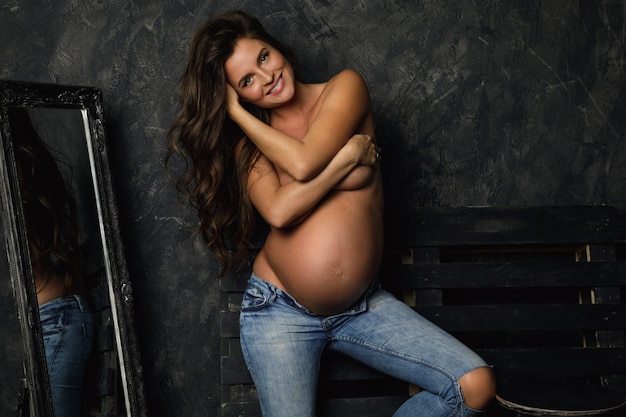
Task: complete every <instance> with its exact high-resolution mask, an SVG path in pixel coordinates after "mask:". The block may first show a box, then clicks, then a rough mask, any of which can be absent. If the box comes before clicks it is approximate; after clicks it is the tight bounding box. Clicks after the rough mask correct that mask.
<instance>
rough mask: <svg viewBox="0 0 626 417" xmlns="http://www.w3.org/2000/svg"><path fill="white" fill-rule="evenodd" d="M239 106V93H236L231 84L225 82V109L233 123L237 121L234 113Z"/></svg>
mask: <svg viewBox="0 0 626 417" xmlns="http://www.w3.org/2000/svg"><path fill="white" fill-rule="evenodd" d="M241 108H242V106H241V103H240V102H239V94H237V91H236V90H235V89H234V88H233V86H232V85H230V84H228V83H226V111H227V112H228V115H229V116H230V118H231V119H233V121H234V122H235V123H237V120H236V119H235V114H236V112H237V110H239V109H241Z"/></svg>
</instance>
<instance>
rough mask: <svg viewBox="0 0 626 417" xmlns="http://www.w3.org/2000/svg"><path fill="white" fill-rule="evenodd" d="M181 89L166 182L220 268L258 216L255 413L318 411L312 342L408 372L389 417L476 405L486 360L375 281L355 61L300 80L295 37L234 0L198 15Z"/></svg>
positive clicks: (370, 156) (374, 218) (247, 352)
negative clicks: (408, 391)
mask: <svg viewBox="0 0 626 417" xmlns="http://www.w3.org/2000/svg"><path fill="white" fill-rule="evenodd" d="M180 93H181V102H182V109H181V112H180V113H179V114H178V116H177V118H176V120H175V122H174V124H173V126H172V129H171V131H170V135H169V140H170V147H169V150H168V154H167V156H166V161H169V160H170V158H171V157H172V156H173V155H174V154H179V155H181V156H182V157H183V158H185V160H186V161H187V162H188V163H187V169H186V171H185V172H184V173H183V176H182V177H181V178H180V179H179V180H178V187H179V190H181V191H182V192H183V193H184V195H185V196H186V197H187V198H188V199H189V200H190V201H191V203H192V204H194V206H195V207H196V209H197V210H198V214H199V216H200V226H199V232H200V233H201V235H202V236H203V237H204V238H205V240H206V242H207V244H208V246H209V248H210V249H212V250H213V251H214V253H215V254H216V256H217V258H218V260H220V261H221V263H222V264H223V266H224V268H225V269H224V272H227V271H228V270H229V269H230V268H231V267H232V266H233V265H236V264H240V263H241V262H242V260H245V259H246V258H245V254H246V247H247V245H248V242H249V239H250V236H251V234H252V231H253V222H252V219H254V216H255V211H256V212H258V213H259V214H260V215H261V217H262V218H263V219H264V220H265V221H266V222H267V223H268V224H269V225H270V232H269V234H268V236H267V238H266V240H265V243H264V245H263V247H262V249H261V250H260V252H259V253H258V255H257V256H256V258H255V259H254V263H253V268H252V270H253V272H252V276H251V277H250V280H249V283H248V288H247V290H246V293H245V295H244V299H243V303H242V312H241V317H240V324H241V343H242V349H243V353H244V357H245V360H246V363H247V365H248V369H249V371H250V373H251V375H252V377H253V379H254V383H255V385H256V388H257V391H258V395H259V400H260V404H261V409H262V412H263V415H264V416H266V417H283V416H284V417H295V416H302V417H313V416H315V402H316V386H317V379H318V370H319V362H320V356H321V353H322V351H323V350H324V349H333V350H337V351H340V352H343V353H344V354H346V355H348V356H351V357H353V358H355V359H357V360H360V361H362V362H364V363H366V364H368V365H369V366H371V367H374V368H376V369H378V370H380V371H382V372H385V373H388V374H390V375H393V376H395V377H397V378H399V379H402V380H405V381H408V382H411V383H413V384H415V385H418V386H420V387H421V388H422V389H423V390H422V391H421V392H420V393H419V394H417V395H415V396H413V397H412V398H410V399H409V400H408V401H407V402H406V403H405V404H403V405H402V406H401V407H400V408H399V409H398V410H397V411H396V413H395V414H394V416H396V417H400V416H417V415H419V416H442V417H443V416H474V415H480V414H481V412H480V410H482V409H484V408H485V407H486V406H487V404H488V403H489V402H490V401H491V399H492V398H493V396H494V395H495V394H494V392H495V383H494V377H493V374H492V372H491V369H490V368H489V367H488V366H487V364H486V363H485V362H484V361H483V360H482V359H481V358H480V357H478V356H477V355H476V354H475V353H474V352H473V351H472V350H470V349H469V348H467V347H466V346H464V345H463V344H461V343H460V342H459V341H457V340H456V339H454V338H453V337H451V336H450V335H448V334H447V333H446V332H444V331H443V330H441V329H440V328H438V327H436V326H435V325H433V324H431V323H430V322H428V321H427V320H425V319H424V318H422V317H421V316H420V315H418V314H417V313H415V312H414V311H413V310H412V309H411V308H409V307H408V306H407V305H405V304H404V303H402V302H401V301H399V300H397V299H396V298H395V297H394V296H392V295H391V294H389V293H388V292H386V291H385V290H383V289H381V286H380V284H379V283H378V280H377V272H378V268H379V263H380V260H381V255H382V251H383V190H382V181H381V174H380V168H379V161H378V160H379V157H380V154H379V151H380V150H379V148H378V147H377V146H376V144H375V141H374V139H373V138H374V133H375V132H374V122H373V116H372V113H371V108H370V99H369V93H368V91H367V87H366V85H365V82H364V81H363V79H362V78H361V76H360V75H359V74H358V73H356V72H355V71H353V70H344V71H342V72H340V73H338V74H337V75H335V76H334V77H332V78H331V79H330V80H328V81H326V82H323V83H317V84H305V83H303V82H301V81H300V80H299V78H298V76H297V73H296V66H295V59H294V55H293V53H292V52H291V51H290V50H289V49H288V48H286V47H285V46H284V45H283V44H282V43H280V42H278V41H277V40H276V39H274V38H273V37H271V36H270V35H269V34H268V33H267V32H266V31H265V30H264V28H263V27H262V26H261V25H260V23H259V22H258V20H257V19H255V18H253V17H251V16H249V15H247V14H245V13H244V12H238V11H236V12H230V13H226V14H223V15H221V16H218V17H216V18H214V19H211V20H209V21H208V22H207V23H206V24H205V25H203V26H202V27H201V28H200V29H199V30H198V32H197V33H196V35H195V37H194V39H193V41H192V44H191V48H190V52H189V59H188V62H187V68H186V70H185V73H184V75H183V77H182V80H181V83H180ZM231 239H232V240H233V241H235V243H236V244H237V249H236V250H235V251H234V252H231V251H230V250H229V248H228V244H227V242H229V241H230V240H231Z"/></svg>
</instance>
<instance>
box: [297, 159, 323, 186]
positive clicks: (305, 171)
mask: <svg viewBox="0 0 626 417" xmlns="http://www.w3.org/2000/svg"><path fill="white" fill-rule="evenodd" d="M322 168H323V167H320V166H317V165H315V164H313V163H312V162H311V161H298V162H294V164H293V166H292V167H291V170H290V171H291V172H289V174H290V175H291V176H292V177H293V179H295V180H296V181H299V182H306V181H309V180H311V179H313V178H315V176H316V175H317V174H319V172H320V171H321V169H322Z"/></svg>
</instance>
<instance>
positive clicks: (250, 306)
mask: <svg viewBox="0 0 626 417" xmlns="http://www.w3.org/2000/svg"><path fill="white" fill-rule="evenodd" d="M268 302H269V297H268V296H267V295H266V294H265V293H264V292H263V291H261V290H260V289H258V288H255V287H248V289H247V290H246V292H245V293H244V295H243V300H242V301H241V311H250V310H259V309H261V308H263V307H264V306H265V305H266V304H267V303H268Z"/></svg>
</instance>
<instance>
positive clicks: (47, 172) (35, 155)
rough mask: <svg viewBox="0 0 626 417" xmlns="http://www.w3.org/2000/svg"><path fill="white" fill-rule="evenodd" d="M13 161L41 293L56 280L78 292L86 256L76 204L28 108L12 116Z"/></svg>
mask: <svg viewBox="0 0 626 417" xmlns="http://www.w3.org/2000/svg"><path fill="white" fill-rule="evenodd" d="M11 130H12V131H13V133H14V142H15V161H16V166H17V174H18V178H19V182H20V194H21V199H22V208H23V210H24V220H25V222H26V232H27V237H28V245H29V248H30V256H31V261H32V267H33V273H34V275H35V282H36V285H37V288H38V290H41V289H42V288H43V287H45V285H46V284H47V283H48V282H49V281H50V280H52V279H54V278H55V277H61V278H62V279H63V282H64V290H65V291H64V292H65V295H69V294H73V293H80V292H81V290H82V284H81V281H80V271H81V268H82V266H83V254H82V250H81V247H80V228H79V225H78V220H77V219H78V212H77V206H76V203H75V201H74V199H73V197H72V195H71V194H70V192H69V190H68V188H67V186H66V184H65V180H64V179H63V176H62V174H61V172H60V170H59V167H58V165H57V164H58V163H63V161H61V160H57V159H55V157H54V156H53V155H52V154H51V152H50V151H49V150H48V148H47V147H46V146H45V145H44V143H43V142H42V141H41V138H40V137H39V135H38V133H37V131H36V130H35V128H34V127H33V125H32V123H31V121H30V117H29V116H28V114H27V112H26V111H25V110H17V111H14V112H12V113H11Z"/></svg>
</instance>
